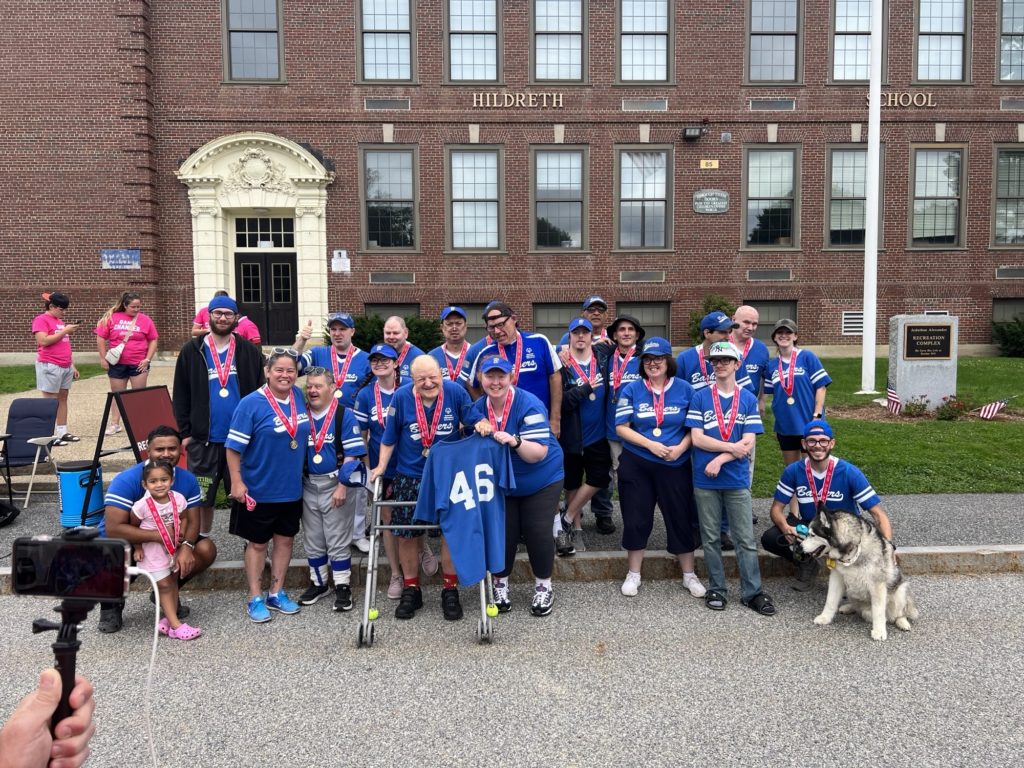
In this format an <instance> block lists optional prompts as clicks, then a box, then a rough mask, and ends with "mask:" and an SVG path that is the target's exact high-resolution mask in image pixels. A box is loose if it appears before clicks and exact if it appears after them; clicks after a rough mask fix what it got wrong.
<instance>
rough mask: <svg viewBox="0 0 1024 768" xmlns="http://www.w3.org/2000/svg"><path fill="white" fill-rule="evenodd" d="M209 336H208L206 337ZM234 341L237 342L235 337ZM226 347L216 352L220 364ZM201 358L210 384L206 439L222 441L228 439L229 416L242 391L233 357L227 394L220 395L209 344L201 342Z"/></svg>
mask: <svg viewBox="0 0 1024 768" xmlns="http://www.w3.org/2000/svg"><path fill="white" fill-rule="evenodd" d="M207 338H209V337H207ZM235 343H236V344H237V343H239V342H238V339H237V338H236V339H235ZM227 354H228V348H227V347H225V348H224V351H223V352H218V353H217V357H218V358H219V359H220V364H221V366H223V365H224V362H225V360H226V359H227ZM203 360H205V361H206V379H207V381H208V382H209V386H210V436H209V438H207V440H208V441H209V442H211V443H223V442H224V441H225V440H227V439H228V429H229V428H230V427H231V417H232V415H234V413H235V408H237V407H238V403H239V402H241V400H242V393H241V391H240V390H239V389H238V369H237V368H236V367H235V361H234V359H232V360H231V370H230V371H229V372H228V383H227V387H225V389H227V391H228V396H227V397H221V396H220V389H221V386H220V379H218V378H217V369H216V368H215V367H214V365H213V357H212V356H211V354H210V345H209V344H207V343H206V342H203Z"/></svg>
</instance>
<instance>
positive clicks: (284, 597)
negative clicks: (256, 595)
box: [267, 589, 299, 613]
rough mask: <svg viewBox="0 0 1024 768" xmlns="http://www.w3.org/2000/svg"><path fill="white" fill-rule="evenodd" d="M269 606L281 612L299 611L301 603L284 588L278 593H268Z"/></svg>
mask: <svg viewBox="0 0 1024 768" xmlns="http://www.w3.org/2000/svg"><path fill="white" fill-rule="evenodd" d="M267 608H269V609H270V610H272V611H280V612H281V613H298V612H299V605H298V603H296V602H295V601H294V600H292V599H291V598H290V597H288V593H287V592H285V591H284V590H283V589H282V590H281V591H280V592H278V593H277V594H276V595H267Z"/></svg>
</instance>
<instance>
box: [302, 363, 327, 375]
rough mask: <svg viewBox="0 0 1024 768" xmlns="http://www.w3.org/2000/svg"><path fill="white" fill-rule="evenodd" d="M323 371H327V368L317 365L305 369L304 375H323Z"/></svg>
mask: <svg viewBox="0 0 1024 768" xmlns="http://www.w3.org/2000/svg"><path fill="white" fill-rule="evenodd" d="M325 373H327V369H326V368H323V367H321V366H319V365H316V366H314V367H312V368H307V369H306V376H323V375H324V374H325Z"/></svg>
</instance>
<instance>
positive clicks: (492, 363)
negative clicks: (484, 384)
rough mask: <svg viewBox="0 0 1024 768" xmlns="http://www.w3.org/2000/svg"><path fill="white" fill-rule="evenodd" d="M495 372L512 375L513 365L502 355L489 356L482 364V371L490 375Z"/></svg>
mask: <svg viewBox="0 0 1024 768" xmlns="http://www.w3.org/2000/svg"><path fill="white" fill-rule="evenodd" d="M495 370H497V371H502V372H503V373H512V363H510V362H509V361H508V360H506V359H505V358H503V357H502V356H501V355H488V356H487V357H485V358H484V359H483V361H482V362H481V363H480V371H481V372H482V373H489V372H490V371H495Z"/></svg>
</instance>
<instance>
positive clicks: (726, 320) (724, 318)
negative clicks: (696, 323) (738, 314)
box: [700, 312, 740, 333]
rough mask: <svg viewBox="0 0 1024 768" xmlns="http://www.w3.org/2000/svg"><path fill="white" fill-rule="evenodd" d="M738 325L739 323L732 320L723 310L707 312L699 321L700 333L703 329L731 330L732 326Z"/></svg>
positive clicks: (737, 326) (736, 326)
mask: <svg viewBox="0 0 1024 768" xmlns="http://www.w3.org/2000/svg"><path fill="white" fill-rule="evenodd" d="M739 327H740V324H739V323H737V322H734V321H733V319H732V318H731V317H729V316H728V315H727V314H725V312H709V313H708V314H706V315H704V319H703V320H701V321H700V330H701V333H703V332H704V331H731V330H732V329H733V328H739Z"/></svg>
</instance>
